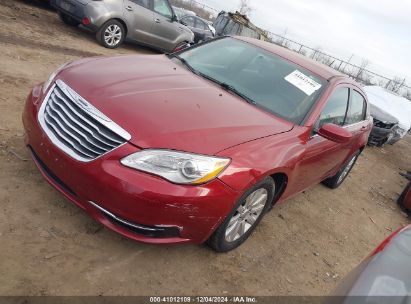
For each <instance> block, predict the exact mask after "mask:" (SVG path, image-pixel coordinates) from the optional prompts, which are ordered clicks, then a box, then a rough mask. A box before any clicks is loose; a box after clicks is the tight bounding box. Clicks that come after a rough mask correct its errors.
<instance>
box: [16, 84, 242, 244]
mask: <svg viewBox="0 0 411 304" xmlns="http://www.w3.org/2000/svg"><path fill="white" fill-rule="evenodd" d="M42 98H43V96H42V94H41V88H40V87H36V88H34V89H33V91H32V92H31V94H30V95H29V96H28V98H27V101H26V106H25V109H24V113H23V124H24V128H25V130H26V144H27V146H28V147H29V148H30V149H31V151H32V156H33V159H34V161H35V163H36V165H37V167H38V168H39V170H40V171H41V173H42V174H43V176H44V177H45V178H46V180H47V181H48V182H49V183H50V184H51V185H52V186H54V188H56V189H57V190H59V191H60V192H61V193H62V194H63V195H64V196H66V197H67V198H68V199H69V200H71V201H72V202H74V203H75V204H76V205H78V206H79V207H80V208H82V209H83V210H84V211H86V212H87V213H88V214H89V215H91V216H92V217H93V218H94V219H96V220H97V221H99V222H100V223H102V224H103V225H105V226H106V227H108V228H110V229H112V230H114V231H116V232H118V233H120V234H122V235H124V236H126V237H128V238H131V239H134V240H136V241H141V242H145V243H154V244H176V243H203V242H204V241H206V240H207V239H208V237H209V236H210V235H211V234H212V232H213V231H214V230H215V228H216V227H218V225H219V224H220V223H221V222H222V221H223V220H224V218H225V217H226V215H227V214H228V213H229V212H230V210H231V209H232V207H233V204H234V203H235V202H236V201H237V199H238V198H239V197H240V195H241V193H239V192H237V191H235V190H233V189H231V188H230V187H228V186H227V185H226V184H224V183H223V182H221V181H220V180H218V179H215V180H213V181H211V182H210V183H207V184H205V185H200V186H186V185H175V184H172V183H170V182H168V181H166V180H163V179H161V178H159V177H156V176H152V175H149V174H146V173H143V172H139V171H136V170H132V169H130V168H126V167H124V166H123V165H121V163H120V161H119V160H120V159H121V158H123V157H125V156H127V155H129V154H131V153H134V152H136V151H138V150H139V149H138V148H137V147H135V146H133V145H131V144H128V143H126V144H124V145H122V146H120V147H118V148H117V149H115V150H113V151H111V152H110V153H108V154H106V155H104V156H103V157H100V158H98V159H96V160H94V161H92V162H90V163H82V162H79V161H76V160H75V159H73V158H71V157H70V156H68V155H66V154H65V153H64V152H62V151H61V150H60V149H59V148H57V147H56V146H54V145H53V144H52V143H51V141H50V140H49V139H48V137H47V135H46V134H45V133H44V132H43V130H42V129H41V127H40V125H39V122H38V119H37V114H38V110H39V108H40V105H41V102H40V101H41V99H42Z"/></svg>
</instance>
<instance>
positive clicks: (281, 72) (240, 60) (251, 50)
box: [179, 38, 327, 124]
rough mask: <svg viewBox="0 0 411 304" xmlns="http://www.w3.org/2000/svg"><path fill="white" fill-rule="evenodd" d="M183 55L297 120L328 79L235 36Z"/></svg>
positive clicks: (195, 66) (207, 72)
mask: <svg viewBox="0 0 411 304" xmlns="http://www.w3.org/2000/svg"><path fill="white" fill-rule="evenodd" d="M179 55H180V56H179V57H180V58H182V59H183V60H184V61H185V62H186V63H187V64H188V65H189V66H190V68H191V69H192V70H193V71H196V72H198V74H199V75H202V76H204V77H206V78H209V79H212V80H214V81H215V82H218V83H221V84H224V87H226V88H228V87H230V88H232V91H236V92H237V93H238V95H242V96H243V97H246V99H248V100H249V101H251V102H252V103H254V104H255V105H257V106H259V107H261V108H263V109H265V110H266V111H269V112H271V113H273V114H275V115H277V116H280V117H282V118H284V119H286V120H288V121H291V122H294V123H297V124H299V123H301V122H302V120H303V119H304V118H305V116H306V114H307V113H308V112H309V111H310V109H311V107H312V106H313V104H314V102H315V101H316V100H317V98H318V96H319V94H320V93H321V91H322V90H323V89H324V87H325V85H326V83H327V81H326V80H324V79H322V78H319V77H317V76H315V75H313V74H312V73H310V72H309V71H308V70H306V69H304V68H302V67H300V66H298V65H296V64H293V63H291V62H289V61H287V60H285V59H283V58H281V57H279V56H276V55H275V54H272V53H270V52H268V51H265V50H263V49H261V48H259V47H256V46H253V45H252V44H250V43H247V42H243V41H240V40H238V39H234V38H224V39H218V40H215V41H213V42H210V43H207V44H204V45H202V46H200V47H197V48H193V49H188V50H187V51H183V52H182V53H180V54H179Z"/></svg>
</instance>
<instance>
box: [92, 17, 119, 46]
mask: <svg viewBox="0 0 411 304" xmlns="http://www.w3.org/2000/svg"><path fill="white" fill-rule="evenodd" d="M125 34H126V33H125V30H124V26H123V25H122V24H121V23H120V22H118V21H117V20H109V21H107V22H106V23H104V25H103V26H102V27H101V28H100V30H99V31H98V32H97V34H96V38H97V41H98V42H99V43H100V44H101V45H102V46H104V47H106V48H108V49H115V48H117V47H119V46H120V45H121V44H122V43H123V41H124V38H125Z"/></svg>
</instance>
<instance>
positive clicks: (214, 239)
mask: <svg viewBox="0 0 411 304" xmlns="http://www.w3.org/2000/svg"><path fill="white" fill-rule="evenodd" d="M274 193H275V183H274V181H273V179H272V178H271V177H268V178H266V179H264V180H263V181H261V182H259V183H257V184H255V185H254V186H253V187H252V188H251V189H249V190H248V191H247V192H245V193H244V194H243V196H242V197H241V198H240V199H239V200H238V202H237V203H236V205H235V206H234V208H233V210H232V211H231V213H230V214H229V215H228V216H227V218H226V219H225V221H224V222H223V223H222V224H221V225H220V227H218V228H217V230H216V231H215V232H214V233H213V235H212V236H211V237H210V238H209V240H208V241H207V243H208V245H209V246H210V247H211V248H213V249H214V250H216V251H218V252H227V251H230V250H233V249H234V248H237V247H238V246H240V245H241V244H242V243H244V241H245V240H247V238H248V237H249V236H250V235H251V233H252V232H253V230H254V229H255V227H257V225H258V223H259V222H260V221H261V219H262V217H263V215H264V213H265V212H266V211H267V210H268V208H269V207H270V204H271V202H272V200H273V197H274Z"/></svg>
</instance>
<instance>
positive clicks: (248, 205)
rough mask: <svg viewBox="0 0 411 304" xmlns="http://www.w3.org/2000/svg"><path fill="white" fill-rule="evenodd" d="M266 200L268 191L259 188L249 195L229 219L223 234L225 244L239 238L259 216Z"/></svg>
mask: <svg viewBox="0 0 411 304" xmlns="http://www.w3.org/2000/svg"><path fill="white" fill-rule="evenodd" d="M267 199H268V191H267V190H266V189H265V188H260V189H257V190H256V191H254V192H253V193H251V194H250V195H249V196H247V198H246V199H245V201H244V202H243V203H242V204H241V205H240V206H239V207H238V208H237V210H236V212H235V213H234V215H233V216H232V217H231V219H230V222H229V223H228V225H227V228H226V232H225V239H226V241H227V242H234V241H236V240H238V239H239V238H241V237H242V236H243V235H244V234H245V233H247V231H248V230H250V228H251V227H253V225H254V224H255V222H256V221H257V220H258V218H259V217H260V216H261V214H262V212H263V210H264V207H265V204H266V203H267Z"/></svg>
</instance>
